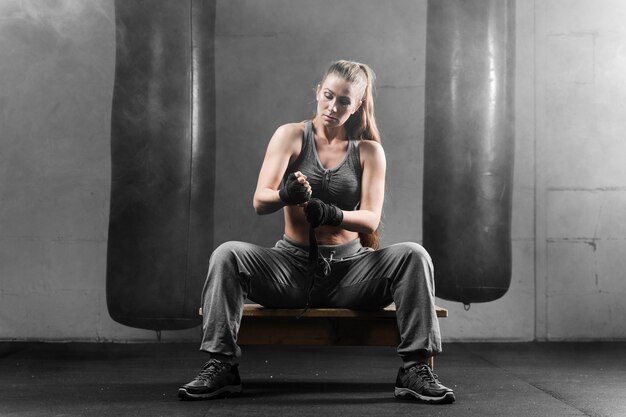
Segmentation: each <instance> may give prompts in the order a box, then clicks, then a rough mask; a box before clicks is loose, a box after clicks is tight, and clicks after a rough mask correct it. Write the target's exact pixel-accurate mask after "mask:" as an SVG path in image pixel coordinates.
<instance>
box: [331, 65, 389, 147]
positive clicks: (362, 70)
mask: <svg viewBox="0 0 626 417" xmlns="http://www.w3.org/2000/svg"><path fill="white" fill-rule="evenodd" d="M331 74H332V75H336V76H338V77H341V78H343V79H344V80H346V81H348V82H349V83H352V84H354V86H355V87H356V89H357V92H358V93H359V94H357V96H360V100H361V101H362V103H361V107H360V108H359V110H357V111H356V112H355V113H354V114H353V115H352V116H350V118H349V119H348V120H347V121H346V124H345V125H344V127H345V129H346V133H347V134H348V136H349V137H352V138H355V139H365V140H373V141H375V142H378V143H380V132H379V131H378V126H377V125H376V118H375V116H374V80H375V79H376V75H375V74H374V71H372V69H371V68H370V67H369V66H367V65H366V64H362V63H360V62H353V61H346V60H339V61H336V62H333V63H332V65H331V66H330V68H328V70H327V71H326V74H324V77H323V78H322V81H321V83H320V84H323V83H324V81H325V80H326V78H327V77H328V76H329V75H331Z"/></svg>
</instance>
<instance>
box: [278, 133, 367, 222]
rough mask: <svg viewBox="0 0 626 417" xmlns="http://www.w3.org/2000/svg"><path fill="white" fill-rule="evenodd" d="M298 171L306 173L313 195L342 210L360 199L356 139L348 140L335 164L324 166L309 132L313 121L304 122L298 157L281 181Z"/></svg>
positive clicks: (350, 206) (359, 168)
mask: <svg viewBox="0 0 626 417" xmlns="http://www.w3.org/2000/svg"><path fill="white" fill-rule="evenodd" d="M296 171H301V172H302V173H303V174H304V175H306V176H307V180H308V181H309V184H311V190H312V192H313V195H312V196H313V197H315V198H319V199H320V200H322V201H323V202H325V203H328V204H334V205H336V206H337V207H339V208H340V209H342V210H356V209H357V208H358V206H359V203H360V201H361V158H360V157H359V146H358V140H356V139H353V138H350V139H349V140H348V151H347V152H346V156H345V157H344V159H343V161H341V162H340V163H339V165H337V166H336V167H333V168H330V169H326V168H324V166H323V165H322V163H321V161H320V159H319V156H318V154H317V149H316V148H315V138H314V134H313V123H312V122H311V121H308V122H306V125H305V127H304V137H303V138H302V150H301V151H300V155H299V156H298V158H297V159H296V160H295V161H294V162H293V163H292V164H291V165H289V167H287V170H286V171H285V174H284V175H283V182H282V183H283V184H284V183H285V180H286V179H287V176H288V175H289V174H291V173H292V172H296Z"/></svg>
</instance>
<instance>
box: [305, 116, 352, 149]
mask: <svg viewBox="0 0 626 417" xmlns="http://www.w3.org/2000/svg"><path fill="white" fill-rule="evenodd" d="M313 130H314V132H315V136H316V137H317V138H318V139H323V140H324V141H326V142H328V143H331V142H333V141H334V140H346V139H347V135H346V130H345V129H344V127H343V125H342V126H338V127H328V126H324V123H323V122H322V121H321V120H320V118H319V117H316V118H315V119H313Z"/></svg>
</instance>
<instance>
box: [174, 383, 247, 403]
mask: <svg viewBox="0 0 626 417" xmlns="http://www.w3.org/2000/svg"><path fill="white" fill-rule="evenodd" d="M242 391H243V390H242V389H241V385H227V386H225V387H222V388H220V389H218V390H217V391H213V392H208V393H204V394H196V393H193V392H189V391H187V390H186V389H185V388H184V387H180V388H179V389H178V398H180V399H183V400H212V399H217V398H225V397H238V396H239V395H241V393H242Z"/></svg>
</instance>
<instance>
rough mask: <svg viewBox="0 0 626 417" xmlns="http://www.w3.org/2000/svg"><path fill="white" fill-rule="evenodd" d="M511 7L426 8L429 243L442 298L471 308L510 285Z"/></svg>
mask: <svg viewBox="0 0 626 417" xmlns="http://www.w3.org/2000/svg"><path fill="white" fill-rule="evenodd" d="M514 13H515V2H514V1H512V0H480V1H466V0H429V2H428V17H427V37H426V44H427V48H426V90H425V105H426V118H425V123H424V129H425V135H424V205H423V210H424V213H423V214H424V215H423V222H424V223H423V232H424V235H423V238H424V239H423V244H424V247H425V248H426V249H427V250H428V252H429V253H430V254H431V256H432V258H433V262H434V265H435V280H436V295H437V297H440V298H443V299H446V300H451V301H459V302H462V303H464V304H466V305H469V304H470V303H474V302H487V301H492V300H495V299H498V298H500V297H502V296H503V295H504V294H505V293H506V291H507V290H508V288H509V285H510V281H511V194H512V179H513V178H512V177H513V155H514V146H515V143H514V119H513V110H514V109H513V105H514V101H513V97H514V79H513V76H514V56H515V49H514V46H515V37H514V36H515V35H514V17H515V16H514Z"/></svg>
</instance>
